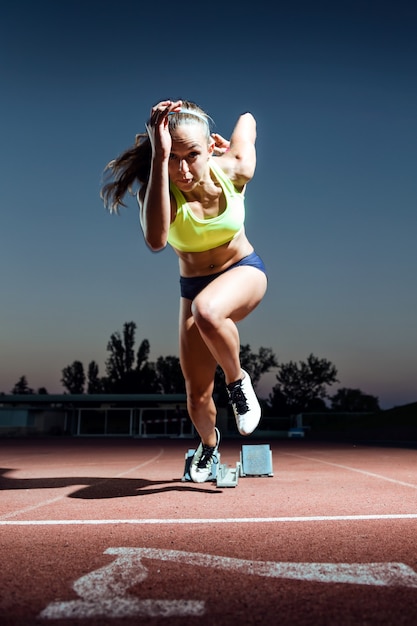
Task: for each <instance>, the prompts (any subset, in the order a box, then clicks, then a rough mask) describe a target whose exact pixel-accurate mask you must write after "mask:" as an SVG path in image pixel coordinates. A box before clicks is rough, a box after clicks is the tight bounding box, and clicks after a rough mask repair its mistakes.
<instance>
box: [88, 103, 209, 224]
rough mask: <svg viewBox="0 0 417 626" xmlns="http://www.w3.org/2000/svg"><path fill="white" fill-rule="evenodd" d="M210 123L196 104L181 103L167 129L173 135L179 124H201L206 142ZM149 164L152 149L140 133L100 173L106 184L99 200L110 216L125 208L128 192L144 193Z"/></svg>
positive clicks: (145, 137) (170, 117)
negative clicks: (129, 145) (137, 190)
mask: <svg viewBox="0 0 417 626" xmlns="http://www.w3.org/2000/svg"><path fill="white" fill-rule="evenodd" d="M210 121H211V118H210V117H209V116H208V115H207V113H205V112H204V111H203V109H201V108H200V107H199V106H198V105H197V104H195V103H194V102H190V101H189V100H183V101H182V107H181V110H180V111H178V112H176V113H170V115H169V119H168V127H169V130H170V131H171V132H172V131H175V129H176V128H177V127H178V126H180V125H182V124H189V123H194V124H200V125H201V126H204V128H205V132H206V135H207V141H209V140H210ZM151 160H152V148H151V143H150V141H149V137H148V134H147V133H140V134H138V135H136V137H135V143H134V145H133V146H131V147H130V148H128V149H127V150H125V151H124V152H122V154H120V155H119V156H118V157H116V158H115V159H113V160H112V161H110V162H109V163H108V164H107V165H106V167H105V169H104V173H103V175H104V181H105V182H104V184H103V186H102V188H101V192H100V197H101V198H102V200H103V202H104V206H105V207H106V208H107V209H108V210H109V211H110V213H119V208H120V207H125V206H126V204H125V202H124V197H125V195H126V193H128V192H129V193H130V194H131V195H134V194H135V192H136V190H135V186H137V187H139V188H145V189H146V185H147V184H148V180H149V173H150V169H151ZM142 191H143V189H142Z"/></svg>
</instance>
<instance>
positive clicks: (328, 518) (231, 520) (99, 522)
mask: <svg viewBox="0 0 417 626" xmlns="http://www.w3.org/2000/svg"><path fill="white" fill-rule="evenodd" d="M406 519H417V513H393V514H391V515H390V514H386V515H312V516H305V517H225V518H222V517H220V518H218V519H216V518H192V517H191V518H178V519H175V518H165V519H164V518H161V519H61V520H59V519H58V520H50V519H45V520H4V521H1V520H0V526H77V525H80V526H107V525H109V524H110V525H112V524H132V525H138V526H146V525H155V526H158V525H159V524H174V525H182V524H277V523H283V522H285V523H286V522H297V523H298V522H362V521H367V520H375V521H384V520H406Z"/></svg>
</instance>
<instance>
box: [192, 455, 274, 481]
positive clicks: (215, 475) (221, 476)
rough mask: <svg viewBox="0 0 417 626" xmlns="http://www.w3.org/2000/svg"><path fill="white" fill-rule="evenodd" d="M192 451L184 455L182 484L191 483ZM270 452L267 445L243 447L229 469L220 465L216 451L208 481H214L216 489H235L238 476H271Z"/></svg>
mask: <svg viewBox="0 0 417 626" xmlns="http://www.w3.org/2000/svg"><path fill="white" fill-rule="evenodd" d="M194 454H195V450H194V449H190V450H188V451H187V452H186V453H185V467H184V475H183V477H182V478H181V481H182V482H187V481H191V476H190V466H191V461H192V459H193V456H194ZM273 475H274V472H273V470H272V452H271V448H270V446H269V444H260V445H258V444H255V445H253V444H252V445H243V446H242V450H241V453H240V462H239V461H238V462H237V463H236V467H229V466H228V465H226V464H221V463H220V452H219V451H217V454H216V458H215V459H214V460H213V464H212V466H211V473H210V476H209V477H208V481H216V483H217V487H237V484H238V482H239V476H273Z"/></svg>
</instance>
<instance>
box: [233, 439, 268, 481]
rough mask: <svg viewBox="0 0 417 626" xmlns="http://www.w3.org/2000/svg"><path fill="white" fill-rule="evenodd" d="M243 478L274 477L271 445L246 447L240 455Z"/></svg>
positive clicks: (243, 447)
mask: <svg viewBox="0 0 417 626" xmlns="http://www.w3.org/2000/svg"><path fill="white" fill-rule="evenodd" d="M240 467H241V470H240V475H241V476H273V475H274V472H273V470H272V452H271V448H270V446H269V444H255V445H244V446H242V451H241V453H240Z"/></svg>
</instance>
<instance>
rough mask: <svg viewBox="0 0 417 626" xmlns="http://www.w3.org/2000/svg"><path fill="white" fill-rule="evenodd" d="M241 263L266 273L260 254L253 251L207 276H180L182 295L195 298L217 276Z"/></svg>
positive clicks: (191, 298) (190, 298)
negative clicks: (225, 267)
mask: <svg viewBox="0 0 417 626" xmlns="http://www.w3.org/2000/svg"><path fill="white" fill-rule="evenodd" d="M241 265H250V266H251V267H256V268H257V269H258V270H261V272H264V274H266V268H265V265H264V263H263V261H262V259H261V257H260V256H258V255H257V254H256V252H252V253H251V254H248V256H245V257H243V259H240V261H237V263H233V265H230V267H228V268H227V269H225V270H223V271H222V272H217V273H216V274H209V275H207V276H190V277H184V276H181V277H180V287H181V296H182V297H183V298H187V299H188V300H194V298H195V297H196V296H198V294H199V293H200V291H202V290H203V289H204V287H207V285H209V284H210V283H211V282H212V281H213V280H214V279H215V278H217V277H218V276H221V275H222V274H224V273H225V272H228V271H229V270H232V269H233V268H234V267H240V266H241Z"/></svg>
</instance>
